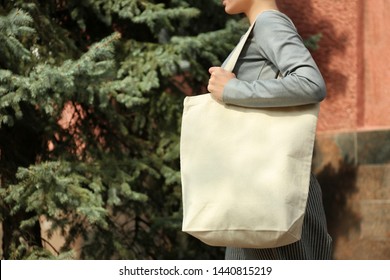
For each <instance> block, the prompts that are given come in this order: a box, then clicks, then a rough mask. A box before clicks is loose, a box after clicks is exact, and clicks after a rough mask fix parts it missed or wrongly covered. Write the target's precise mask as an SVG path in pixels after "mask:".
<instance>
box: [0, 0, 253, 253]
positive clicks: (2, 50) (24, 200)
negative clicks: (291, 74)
mask: <svg viewBox="0 0 390 280" xmlns="http://www.w3.org/2000/svg"><path fill="white" fill-rule="evenodd" d="M245 28H246V22H245V21H243V20H239V18H235V19H228V17H226V16H225V15H224V13H223V10H222V7H221V6H220V1H217V0H216V1H214V0H213V1H209V0H202V1H199V0H165V1H163V0H161V1H152V0H104V1H103V0H82V1H80V0H77V1H76V0H50V1H38V0H30V1H20V0H13V1H0V153H1V154H0V157H1V163H0V171H1V178H0V180H1V181H0V183H1V188H0V195H1V202H0V203H1V204H0V207H1V209H2V211H1V216H0V219H1V221H2V222H3V227H4V240H3V241H4V246H3V247H4V248H3V251H4V258H6V259H37V258H48V259H51V258H69V257H71V251H69V250H70V249H71V244H72V242H73V241H74V239H75V238H77V237H80V236H81V237H83V239H84V243H83V250H82V255H81V257H82V258H84V259H210V258H213V259H216V258H222V257H223V252H222V251H221V250H219V249H216V248H210V247H207V246H204V245H202V244H200V242H198V241H197V240H194V239H193V238H191V237H190V236H188V235H186V234H183V233H181V211H182V210H181V186H180V174H179V144H178V143H179V131H180V122H181V110H182V101H183V98H184V97H185V95H187V94H195V93H201V92H202V91H204V90H205V84H206V82H207V79H208V75H207V69H208V68H209V67H210V66H211V65H218V64H220V63H221V61H222V60H223V59H224V57H226V55H227V54H228V52H229V51H230V50H231V49H232V48H233V46H234V44H235V43H236V42H237V41H238V39H239V36H240V34H242V31H243V30H245ZM190 89H191V90H190ZM42 216H45V217H47V219H48V220H50V221H51V222H52V224H53V227H52V231H54V230H60V231H62V232H63V234H64V235H65V236H67V242H66V243H65V245H64V247H63V248H62V249H61V250H60V251H59V252H58V254H57V255H56V256H53V255H51V254H50V253H49V252H48V251H46V250H45V249H44V248H43V246H42V240H41V236H40V229H39V218H40V217H42ZM52 231H51V232H49V235H50V233H52Z"/></svg>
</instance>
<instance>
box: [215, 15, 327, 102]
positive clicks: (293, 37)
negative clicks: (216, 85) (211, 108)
mask: <svg viewBox="0 0 390 280" xmlns="http://www.w3.org/2000/svg"><path fill="white" fill-rule="evenodd" d="M279 71H280V72H281V74H282V75H283V78H282V79H276V78H277V76H278V73H279ZM233 72H234V73H235V74H236V78H234V79H232V80H230V81H229V82H228V83H227V84H226V85H225V88H224V92H223V96H222V98H223V102H225V103H227V104H233V105H239V106H245V107H280V106H295V105H303V104H310V103H317V102H320V101H322V100H323V99H324V98H325V95H326V87H325V82H324V79H323V77H322V75H321V73H320V71H319V69H318V67H317V65H316V63H315V62H314V60H313V58H312V56H311V54H310V52H309V51H308V49H307V48H306V47H305V45H304V44H303V41H302V38H301V37H300V36H299V34H298V32H297V29H296V28H295V26H294V24H293V23H292V22H291V20H290V19H289V18H288V17H287V16H286V15H285V14H283V13H281V12H278V11H274V10H269V11H265V12H263V13H261V14H260V15H259V16H258V17H257V19H256V22H255V26H254V27H253V31H252V34H250V35H249V38H248V40H247V42H246V44H245V46H244V48H243V50H242V52H241V54H240V57H239V59H238V61H237V64H236V66H235V68H234V70H233Z"/></svg>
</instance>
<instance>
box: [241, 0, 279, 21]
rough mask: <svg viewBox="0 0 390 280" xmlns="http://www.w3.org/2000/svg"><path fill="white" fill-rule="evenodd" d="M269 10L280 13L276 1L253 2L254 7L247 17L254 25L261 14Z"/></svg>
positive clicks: (246, 13) (248, 11)
mask: <svg viewBox="0 0 390 280" xmlns="http://www.w3.org/2000/svg"><path fill="white" fill-rule="evenodd" d="M267 10H276V11H278V10H279V9H278V6H277V5H276V2H275V1H253V5H252V6H250V7H249V8H248V10H247V11H246V12H245V15H246V17H247V18H248V20H249V22H250V23H251V24H252V23H253V22H254V21H255V20H256V17H257V16H258V15H259V14H261V13H262V12H264V11H267Z"/></svg>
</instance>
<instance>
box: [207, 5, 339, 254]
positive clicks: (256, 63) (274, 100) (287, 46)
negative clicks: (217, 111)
mask: <svg viewBox="0 0 390 280" xmlns="http://www.w3.org/2000/svg"><path fill="white" fill-rule="evenodd" d="M223 5H224V7H225V11H226V13H228V14H239V13H243V14H245V15H246V17H247V18H248V20H249V21H250V23H251V24H252V23H253V22H254V23H255V25H254V28H253V31H252V34H251V35H250V37H249V38H248V40H247V42H246V44H245V46H244V49H243V51H242V53H241V55H240V58H239V60H238V61H237V64H236V66H235V68H234V71H233V73H231V72H228V71H226V70H224V69H223V68H221V67H211V68H210V70H209V72H210V74H211V76H210V80H209V84H208V91H209V92H210V93H211V95H212V96H213V97H214V98H215V99H217V100H218V101H220V102H225V103H227V104H233V105H239V106H246V107H280V106H295V105H303V104H310V103H317V102H320V101H322V100H323V99H324V97H325V94H326V89H325V83H324V80H323V78H322V76H321V73H320V72H319V70H318V67H317V65H316V64H315V62H314V60H313V58H312V56H311V55H310V53H309V51H308V50H307V49H306V47H305V46H304V44H303V42H302V39H301V37H300V36H299V35H298V33H297V30H296V28H295V27H294V25H293V23H292V22H291V20H290V19H289V18H288V17H287V16H286V15H285V14H283V13H281V12H280V11H279V10H278V7H277V4H276V2H275V0H223ZM279 74H281V75H282V76H283V78H281V79H276V78H277V77H278V76H279ZM331 254H332V239H331V237H330V236H329V234H328V232H327V227H326V218H325V214H324V209H323V204H322V193H321V188H320V186H319V184H318V182H317V180H316V178H315V177H314V175H311V178H310V187H309V197H308V201H307V208H306V213H305V218H304V224H303V229H302V237H301V240H300V241H298V242H295V243H293V244H290V245H287V246H283V247H278V248H269V249H250V248H249V249H248V248H245V249H244V248H227V249H226V256H225V257H226V259H330V258H331Z"/></svg>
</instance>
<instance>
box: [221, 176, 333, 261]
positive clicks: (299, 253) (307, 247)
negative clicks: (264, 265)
mask: <svg viewBox="0 0 390 280" xmlns="http://www.w3.org/2000/svg"><path fill="white" fill-rule="evenodd" d="M331 258H332V238H331V237H330V235H329V234H328V231H327V226H326V217H325V212H324V207H323V204H322V192H321V187H320V185H319V183H318V181H317V179H316V178H315V176H314V175H311V178H310V187H309V196H308V200H307V206H306V213H305V218H304V221H303V228H302V236H301V240H299V241H297V242H295V243H292V244H289V245H286V246H283V247H278V248H269V249H248V248H226V253H225V259H226V260H329V259H331Z"/></svg>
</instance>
